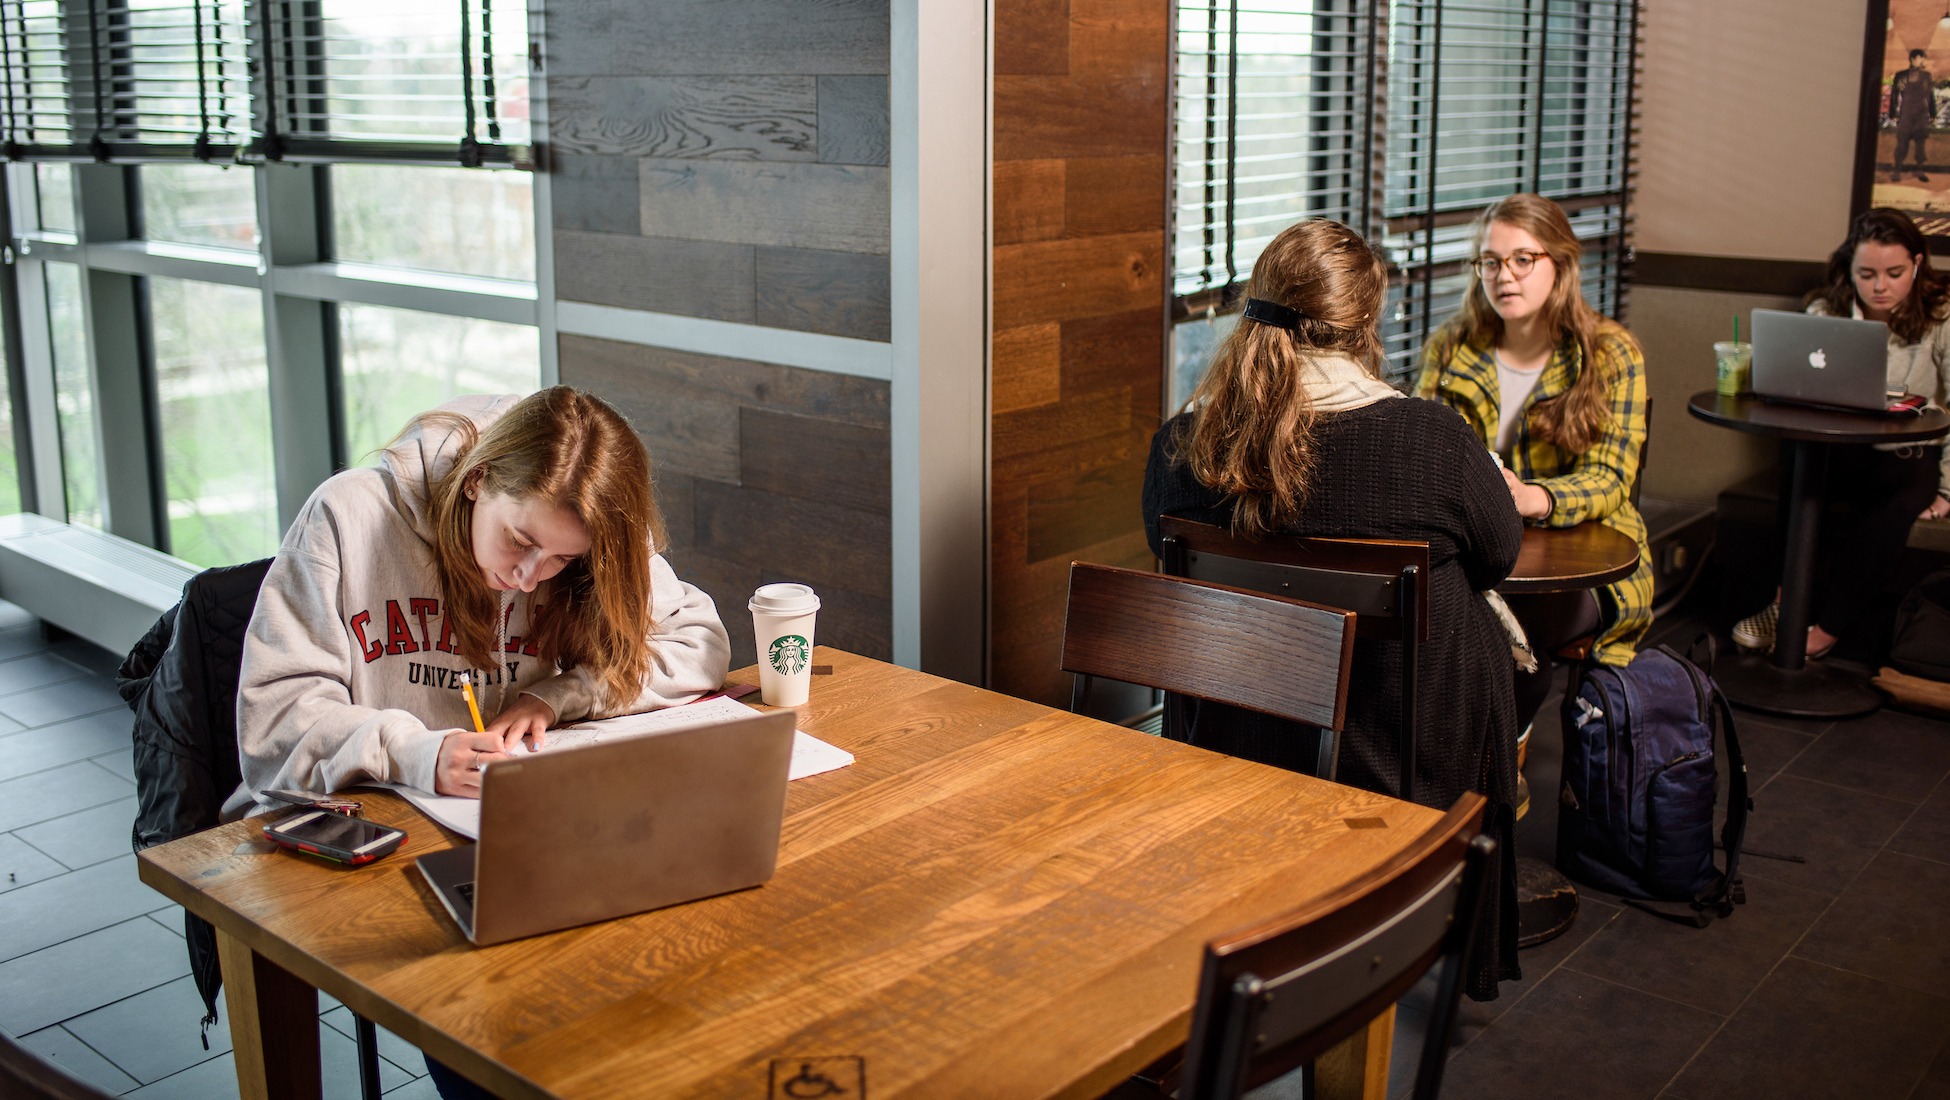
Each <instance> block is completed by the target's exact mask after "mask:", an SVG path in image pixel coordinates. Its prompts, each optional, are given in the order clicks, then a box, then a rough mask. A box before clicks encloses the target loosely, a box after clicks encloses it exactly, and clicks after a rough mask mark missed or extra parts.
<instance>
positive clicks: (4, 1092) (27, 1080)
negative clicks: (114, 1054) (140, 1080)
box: [0, 1032, 113, 1100]
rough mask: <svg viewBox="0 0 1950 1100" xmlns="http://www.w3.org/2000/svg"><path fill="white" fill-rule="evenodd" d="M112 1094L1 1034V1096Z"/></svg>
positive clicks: (68, 1098)
mask: <svg viewBox="0 0 1950 1100" xmlns="http://www.w3.org/2000/svg"><path fill="white" fill-rule="evenodd" d="M112 1095H113V1094H112V1093H107V1092H103V1091H102V1090H101V1089H98V1088H96V1087H95V1086H93V1085H91V1084H89V1083H88V1082H86V1081H83V1080H81V1079H80V1078H78V1077H74V1076H72V1075H70V1074H69V1073H68V1072H67V1071H66V1070H64V1069H62V1068H61V1067H60V1066H57V1065H55V1064H54V1063H52V1062H50V1061H48V1060H47V1059H45V1058H42V1057H41V1056H40V1055H38V1054H36V1053H34V1052H33V1051H31V1050H28V1049H27V1048H26V1047H24V1046H21V1045H20V1042H19V1040H17V1039H15V1038H14V1037H13V1036H11V1035H8V1034H6V1033H5V1032H0V1096H5V1097H9V1098H12V1097H22V1098H31V1100H109V1097H110V1096H112Z"/></svg>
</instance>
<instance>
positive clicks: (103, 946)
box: [0, 918, 190, 1035]
mask: <svg viewBox="0 0 1950 1100" xmlns="http://www.w3.org/2000/svg"><path fill="white" fill-rule="evenodd" d="M189 972H190V957H189V955H188V953H187V952H185V951H184V950H183V941H182V940H180V939H178V938H176V937H174V936H171V935H170V934H169V933H168V932H165V931H163V930H162V927H161V926H160V925H158V924H157V923H156V922H155V921H152V920H149V919H147V918H142V919H137V920H132V921H125V922H123V923H121V924H118V925H115V926H114V927H112V928H104V929H102V930H101V931H99V932H90V933H89V934H87V935H85V936H78V937H76V938H74V939H71V940H67V941H65V942H63V943H58V944H55V945H54V946H53V947H49V948H46V949H44V950H41V951H36V952H34V953H33V954H31V955H23V956H21V957H20V958H17V959H9V960H8V961H6V962H0V1031H6V1032H9V1033H11V1034H14V1035H24V1034H26V1033H27V1032H30V1031H38V1030H40V1029H41V1028H44V1027H46V1026H48V1025H49V1024H58V1023H60V1022H61V1021H62V1020H65V1019H67V1018H69V1017H70V1016H78V1015H80V1014H81V1013H83V1012H87V1011H89V1010H91V1009H96V1008H100V1007H101V1006H102V1005H105V1004H109V1003H112V1002H114V1001H119V1000H121V999H122V998H124V997H129V996H133V995H134V994H137V993H140V992H142V991H143V990H145V989H153V988H155V987H156V986H159V985H161V984H163V983H164V982H168V981H174V980H175V979H177V978H180V977H182V976H183V975H185V974H188V973H189Z"/></svg>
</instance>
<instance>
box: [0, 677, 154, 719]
mask: <svg viewBox="0 0 1950 1100" xmlns="http://www.w3.org/2000/svg"><path fill="white" fill-rule="evenodd" d="M128 709H129V707H128V704H127V703H124V702H123V701H122V697H121V696H120V695H117V694H115V683H114V681H112V680H110V679H108V678H107V677H106V676H85V677H83V678H81V679H79V680H70V681H68V682H67V683H65V684H50V685H48V686H47V687H39V688H34V689H33V690H31V691H22V692H17V693H15V694H13V695H9V696H6V697H5V698H0V714H4V715H6V716H7V717H9V718H11V719H13V720H14V721H16V722H19V723H20V724H21V725H23V726H45V725H48V724H50V723H53V722H65V721H67V720H68V719H70V718H79V717H81V716H82V715H84V714H95V713H97V712H99V711H104V710H120V711H122V712H123V713H124V714H126V713H128Z"/></svg>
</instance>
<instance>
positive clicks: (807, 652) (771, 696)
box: [749, 584, 819, 707]
mask: <svg viewBox="0 0 1950 1100" xmlns="http://www.w3.org/2000/svg"><path fill="white" fill-rule="evenodd" d="M749 606H750V607H751V612H752V633H753V634H754V635H756V637H757V641H758V691H759V695H760V697H761V698H763V699H764V700H765V705H766V706H770V707H797V706H803V705H804V704H805V702H806V696H807V695H809V694H811V692H812V649H813V618H814V616H815V615H817V614H818V612H819V597H818V596H817V595H815V594H814V593H813V590H812V589H811V588H810V587H808V586H806V585H803V584H762V585H759V586H758V591H756V592H754V593H752V600H751V603H750V605H749Z"/></svg>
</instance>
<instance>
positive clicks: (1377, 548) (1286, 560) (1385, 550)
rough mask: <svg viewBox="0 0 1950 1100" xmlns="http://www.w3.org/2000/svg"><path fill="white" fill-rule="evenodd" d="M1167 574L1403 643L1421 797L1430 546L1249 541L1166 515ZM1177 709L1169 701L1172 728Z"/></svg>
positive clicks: (1407, 758)
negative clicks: (1327, 611) (1351, 619)
mask: <svg viewBox="0 0 1950 1100" xmlns="http://www.w3.org/2000/svg"><path fill="white" fill-rule="evenodd" d="M1158 529H1159V531H1160V532H1161V533H1162V535H1163V540H1162V541H1163V542H1164V567H1165V572H1166V573H1169V574H1171V575H1172V576H1175V577H1193V578H1197V579H1199V580H1206V581H1216V582H1218V583H1220V584H1230V585H1235V586H1237V587H1240V588H1250V589H1252V590H1254V591H1256V592H1267V593H1272V594H1275V595H1281V596H1289V597H1293V598H1297V599H1303V600H1311V601H1313V602H1315V603H1321V604H1326V605H1327V606H1329V607H1341V608H1346V609H1347V610H1349V611H1352V612H1354V613H1355V615H1356V616H1357V619H1356V621H1357V627H1356V635H1357V636H1358V637H1361V638H1370V639H1377V640H1386V641H1399V642H1401V643H1402V683H1401V699H1402V709H1401V719H1400V722H1401V724H1400V726H1399V730H1398V734H1397V737H1398V745H1397V747H1398V751H1399V753H1400V759H1401V778H1400V782H1401V786H1400V787H1399V788H1398V791H1397V793H1398V794H1399V795H1400V797H1401V798H1403V799H1404V800H1407V801H1411V802H1412V801H1414V799H1415V723H1416V706H1417V695H1418V693H1417V691H1416V656H1417V650H1418V648H1419V647H1420V645H1421V644H1422V643H1423V642H1426V641H1428V640H1429V544H1428V543H1426V542H1404V541H1395V540H1387V539H1320V538H1304V537H1301V536H1298V535H1280V536H1276V537H1272V538H1265V539H1257V540H1248V539H1242V538H1238V537H1235V536H1234V535H1233V534H1232V533H1231V532H1229V531H1227V530H1226V529H1225V528H1223V527H1214V526H1213V525H1211V524H1209V523H1196V522H1194V521H1192V520H1188V519H1181V518H1179V517H1177V516H1161V517H1159V520H1158ZM1172 713H1173V708H1172V706H1171V704H1170V702H1169V701H1167V704H1166V715H1167V718H1166V729H1167V730H1168V731H1169V730H1170V729H1171V728H1172V726H1171V715H1172ZM1335 771H1336V766H1335V761H1333V760H1331V759H1329V758H1328V756H1327V754H1326V752H1323V753H1322V754H1321V770H1320V771H1318V772H1316V773H1315V774H1317V775H1319V776H1320V777H1321V778H1323V779H1332V778H1334V774H1335Z"/></svg>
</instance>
